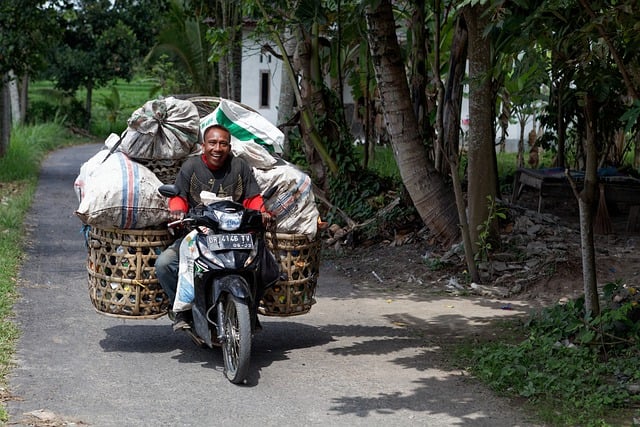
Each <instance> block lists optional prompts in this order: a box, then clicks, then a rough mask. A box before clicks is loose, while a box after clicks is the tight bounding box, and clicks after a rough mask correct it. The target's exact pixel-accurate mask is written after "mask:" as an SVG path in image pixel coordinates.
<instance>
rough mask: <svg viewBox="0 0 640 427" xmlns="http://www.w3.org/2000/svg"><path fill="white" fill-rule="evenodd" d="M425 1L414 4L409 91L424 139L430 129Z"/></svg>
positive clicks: (411, 24)
mask: <svg viewBox="0 0 640 427" xmlns="http://www.w3.org/2000/svg"><path fill="white" fill-rule="evenodd" d="M424 14H425V0H416V1H414V2H413V13H412V14H411V21H410V23H409V25H410V27H411V34H412V37H411V54H410V55H409V58H408V61H410V64H409V69H410V74H409V82H410V87H409V90H410V92H411V103H412V104H413V113H414V114H415V116H416V118H417V120H418V129H419V130H420V133H421V135H422V137H423V138H425V137H427V133H426V132H425V131H426V129H427V128H428V124H429V117H428V116H427V94H426V87H427V78H428V77H427V69H426V68H427V67H426V62H427V59H426V58H427V50H426V37H425V31H426V29H425V25H424V22H425V17H424Z"/></svg>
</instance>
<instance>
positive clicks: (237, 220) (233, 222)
mask: <svg viewBox="0 0 640 427" xmlns="http://www.w3.org/2000/svg"><path fill="white" fill-rule="evenodd" d="M215 212H216V217H217V218H218V227H219V228H220V229H221V230H225V231H234V230H237V229H238V228H240V224H241V223H242V211H240V212H221V211H215Z"/></svg>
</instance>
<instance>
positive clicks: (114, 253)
mask: <svg viewBox="0 0 640 427" xmlns="http://www.w3.org/2000/svg"><path fill="white" fill-rule="evenodd" d="M173 241H174V239H173V238H172V237H171V235H170V234H169V232H168V231H167V230H148V229H144V230H121V229H100V228H96V227H92V228H91V230H90V232H89V257H88V259H87V272H88V273H89V297H90V299H91V303H92V304H93V306H94V308H95V309H96V310H97V311H98V312H100V313H102V314H106V315H109V316H115V317H125V318H131V319H154V318H157V317H160V316H163V315H164V314H166V313H167V311H168V308H169V299H168V297H167V295H166V294H165V293H164V291H163V290H162V287H161V286H160V284H159V283H158V279H157V278H156V276H155V268H154V266H155V260H156V258H157V257H158V255H159V254H160V253H161V252H162V251H163V250H164V249H165V248H166V247H167V246H169V245H170V244H171V243H172V242H173Z"/></svg>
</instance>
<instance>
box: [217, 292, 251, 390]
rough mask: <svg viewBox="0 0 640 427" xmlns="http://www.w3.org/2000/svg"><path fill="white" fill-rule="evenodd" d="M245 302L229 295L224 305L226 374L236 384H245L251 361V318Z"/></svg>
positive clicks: (223, 346) (223, 350)
mask: <svg viewBox="0 0 640 427" xmlns="http://www.w3.org/2000/svg"><path fill="white" fill-rule="evenodd" d="M249 314H250V313H249V306H248V305H247V303H246V302H245V301H243V300H240V299H238V298H236V297H234V296H233V295H231V294H227V298H226V300H225V303H224V327H225V333H226V339H225V340H224V341H223V344H222V357H223V359H224V374H225V376H226V377H227V379H228V380H229V381H231V382H232V383H234V384H240V383H242V382H244V380H245V379H246V377H247V375H248V373H249V363H250V359H251V317H250V315H249Z"/></svg>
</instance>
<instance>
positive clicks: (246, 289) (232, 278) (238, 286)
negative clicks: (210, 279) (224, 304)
mask: <svg viewBox="0 0 640 427" xmlns="http://www.w3.org/2000/svg"><path fill="white" fill-rule="evenodd" d="M213 289H214V295H213V301H214V302H215V304H217V303H218V301H219V300H220V295H222V294H223V293H225V292H226V293H229V294H231V295H233V296H234V297H236V298H239V299H243V300H247V301H251V299H252V297H253V296H252V294H251V287H250V286H249V283H247V281H246V280H245V279H244V278H243V277H241V276H238V275H234V274H230V275H228V276H223V277H217V278H215V279H214V284H213Z"/></svg>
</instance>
